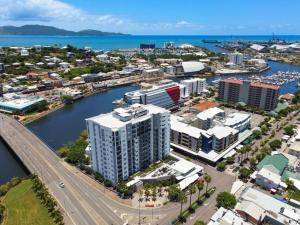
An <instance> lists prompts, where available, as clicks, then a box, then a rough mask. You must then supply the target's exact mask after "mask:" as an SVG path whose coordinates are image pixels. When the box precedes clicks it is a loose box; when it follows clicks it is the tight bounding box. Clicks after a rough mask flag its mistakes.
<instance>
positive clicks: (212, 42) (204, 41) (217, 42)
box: [202, 39, 222, 44]
mask: <svg viewBox="0 0 300 225" xmlns="http://www.w3.org/2000/svg"><path fill="white" fill-rule="evenodd" d="M202 42H203V43H209V44H220V43H222V42H221V41H218V40H207V39H204V40H202Z"/></svg>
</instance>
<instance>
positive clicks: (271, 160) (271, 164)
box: [256, 154, 289, 176]
mask: <svg viewBox="0 0 300 225" xmlns="http://www.w3.org/2000/svg"><path fill="white" fill-rule="evenodd" d="M288 164H289V160H288V158H287V157H285V156H284V155H282V154H276V155H267V156H266V157H265V158H264V159H263V160H262V161H260V163H259V164H258V165H257V166H256V168H257V170H261V169H262V168H264V167H267V168H268V169H269V170H271V171H273V172H276V173H277V174H279V175H280V176H281V175H282V173H283V171H284V169H285V168H286V167H287V165H288Z"/></svg>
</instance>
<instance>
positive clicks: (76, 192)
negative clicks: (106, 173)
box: [0, 114, 124, 225]
mask: <svg viewBox="0 0 300 225" xmlns="http://www.w3.org/2000/svg"><path fill="white" fill-rule="evenodd" d="M0 136H1V137H2V138H3V140H4V141H5V142H6V143H7V144H8V145H9V146H10V147H11V149H12V150H13V151H14V153H15V154H16V155H17V156H18V157H19V159H20V160H21V161H22V162H23V164H24V165H25V166H26V167H27V169H28V170H29V171H30V172H31V173H32V174H36V175H38V176H39V177H40V179H41V180H42V181H43V183H44V184H45V185H46V187H47V188H48V189H49V192H50V193H51V194H52V195H53V197H54V198H55V199H56V200H57V202H58V204H59V206H60V207H61V209H62V212H63V214H64V220H65V223H66V224H74V225H75V224H76V225H77V224H78V225H94V224H101V225H102V224H103V225H104V224H109V225H112V224H114V225H120V224H121V225H122V224H124V221H123V220H122V219H121V218H120V217H119V216H118V215H117V214H116V213H115V212H114V211H113V209H112V208H110V207H109V205H110V204H109V203H110V202H112V201H111V200H110V199H108V198H107V197H105V196H104V193H103V191H101V190H99V187H98V188H97V185H95V183H94V182H93V180H92V179H91V178H89V177H87V176H85V175H84V174H82V173H81V172H80V171H78V170H77V169H76V168H74V167H72V166H70V165H68V164H67V163H65V162H64V161H63V160H62V159H60V158H59V157H58V156H57V155H56V154H55V153H54V152H53V151H52V150H51V149H50V148H49V147H48V146H47V145H46V144H45V143H43V142H42V141H41V140H40V139H39V138H38V137H37V136H36V135H34V134H33V133H32V132H31V131H30V130H28V129H27V128H26V127H25V126H23V125H22V124H21V123H19V122H18V121H16V120H14V119H12V118H10V117H8V116H6V115H2V114H1V115H0ZM60 182H63V183H64V184H65V188H61V187H59V183H60ZM119 207H120V206H119Z"/></svg>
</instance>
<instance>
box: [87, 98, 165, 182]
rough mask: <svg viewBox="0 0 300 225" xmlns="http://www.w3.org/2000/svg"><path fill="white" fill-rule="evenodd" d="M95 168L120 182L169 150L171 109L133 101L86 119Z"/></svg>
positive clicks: (162, 157)
mask: <svg viewBox="0 0 300 225" xmlns="http://www.w3.org/2000/svg"><path fill="white" fill-rule="evenodd" d="M86 123H87V129H88V133H89V139H90V144H91V152H92V162H93V169H94V170H95V171H97V172H99V173H100V174H101V175H102V176H103V177H104V178H105V179H107V180H110V181H111V182H112V183H113V184H117V183H118V182H119V181H121V180H126V179H127V178H128V177H129V176H130V175H132V174H134V173H135V172H137V171H139V170H141V169H144V168H146V167H148V166H149V165H150V164H151V163H153V162H155V161H158V160H161V159H164V158H165V157H167V156H168V154H169V150H170V112H169V111H168V110H166V109H163V108H160V107H158V106H154V105H141V104H133V105H131V106H130V107H128V108H118V109H115V110H114V111H113V112H111V113H107V114H101V115H99V116H95V117H92V118H89V119H86Z"/></svg>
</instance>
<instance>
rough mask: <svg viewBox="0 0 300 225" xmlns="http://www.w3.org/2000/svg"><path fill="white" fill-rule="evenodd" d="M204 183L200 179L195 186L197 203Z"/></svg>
mask: <svg viewBox="0 0 300 225" xmlns="http://www.w3.org/2000/svg"><path fill="white" fill-rule="evenodd" d="M203 182H204V181H203V180H202V179H199V180H197V183H196V185H197V189H198V201H199V198H200V192H201V191H202V190H203V188H204V183H203Z"/></svg>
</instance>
